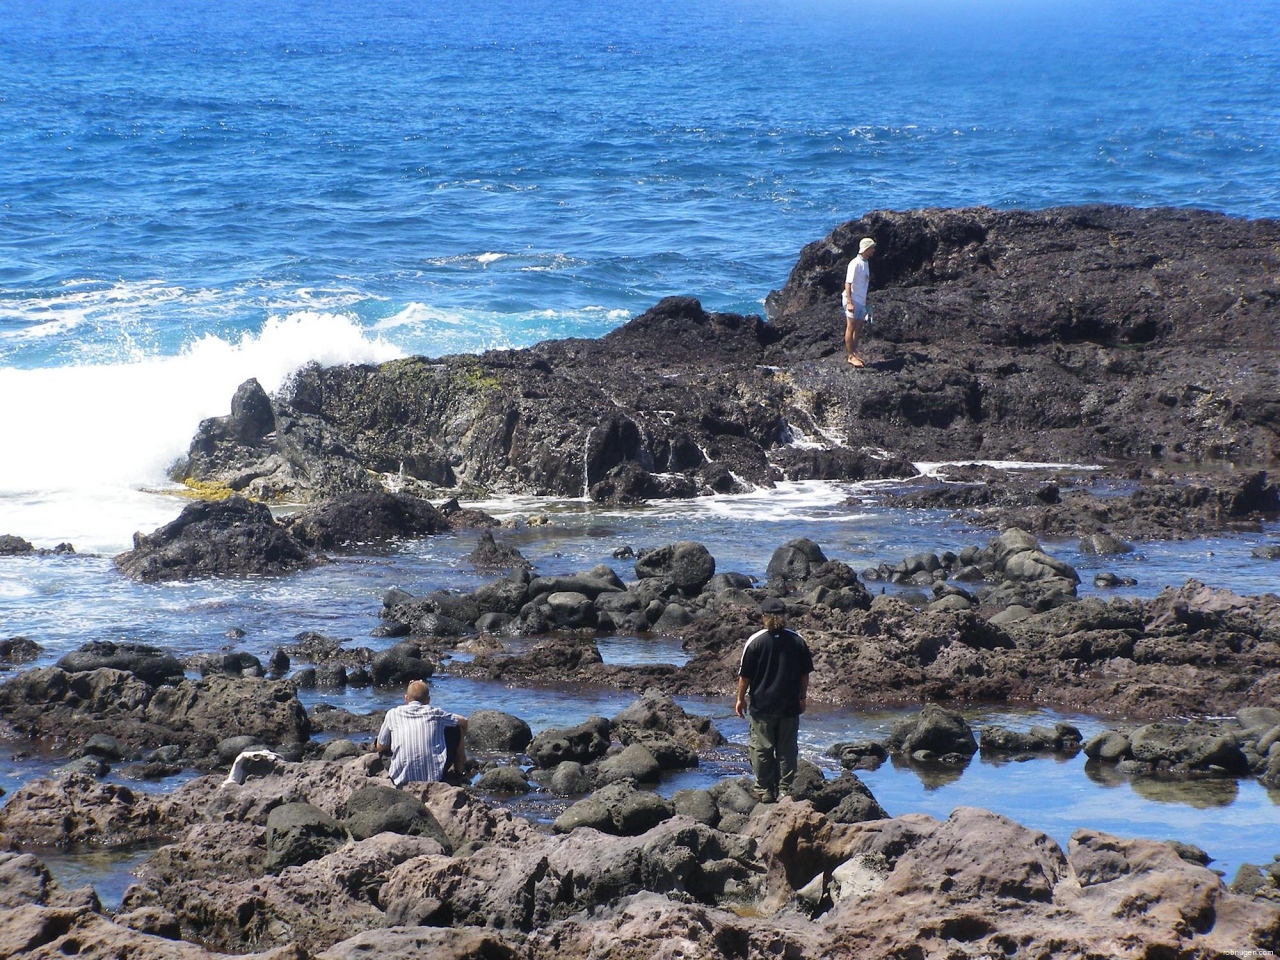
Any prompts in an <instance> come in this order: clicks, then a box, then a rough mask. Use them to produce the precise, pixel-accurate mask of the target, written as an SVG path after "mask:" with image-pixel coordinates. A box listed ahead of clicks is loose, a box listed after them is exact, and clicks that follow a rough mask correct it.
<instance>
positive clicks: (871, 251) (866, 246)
mask: <svg viewBox="0 0 1280 960" xmlns="http://www.w3.org/2000/svg"><path fill="white" fill-rule="evenodd" d="M875 252H876V242H875V241H874V240H872V239H871V238H870V237H863V238H862V239H861V240H859V241H858V256H860V257H862V258H863V259H864V260H865V259H866V258H867V257H872V256H875Z"/></svg>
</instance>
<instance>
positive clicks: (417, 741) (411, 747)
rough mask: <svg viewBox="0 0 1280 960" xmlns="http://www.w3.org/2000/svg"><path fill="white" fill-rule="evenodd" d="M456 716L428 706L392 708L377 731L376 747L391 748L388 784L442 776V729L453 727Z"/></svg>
mask: <svg viewBox="0 0 1280 960" xmlns="http://www.w3.org/2000/svg"><path fill="white" fill-rule="evenodd" d="M457 725H458V717H456V716H455V715H454V714H452V713H446V712H445V711H443V710H441V709H440V708H439V707H433V706H431V704H429V703H416V702H414V703H406V704H404V705H403V706H400V707H392V708H391V709H390V710H388V711H387V716H386V718H385V719H384V720H383V721H382V729H380V730H379V731H378V744H379V745H380V746H383V747H390V748H391V767H390V769H389V770H388V773H390V774H391V782H392V783H394V784H395V785H396V786H397V787H399V786H402V785H404V784H406V783H413V782H417V781H423V780H430V781H438V780H441V779H442V778H443V777H444V769H445V763H446V762H447V761H448V755H449V751H448V747H447V746H446V745H445V739H444V730H445V727H456V726H457Z"/></svg>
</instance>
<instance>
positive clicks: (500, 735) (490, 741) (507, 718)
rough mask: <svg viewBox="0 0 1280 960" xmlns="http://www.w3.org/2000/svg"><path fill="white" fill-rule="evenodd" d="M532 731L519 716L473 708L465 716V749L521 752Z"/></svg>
mask: <svg viewBox="0 0 1280 960" xmlns="http://www.w3.org/2000/svg"><path fill="white" fill-rule="evenodd" d="M532 740H533V731H532V730H530V729H529V725H528V724H527V723H525V722H524V721H523V720H521V719H520V718H519V717H513V716H512V715H511V714H509V713H503V712H502V711H500V710H473V711H471V715H470V716H469V717H468V718H467V749H468V750H469V751H471V752H473V753H483V754H502V755H506V756H512V755H514V754H518V753H523V752H524V749H525V747H527V746H529V743H530V742H531V741H532Z"/></svg>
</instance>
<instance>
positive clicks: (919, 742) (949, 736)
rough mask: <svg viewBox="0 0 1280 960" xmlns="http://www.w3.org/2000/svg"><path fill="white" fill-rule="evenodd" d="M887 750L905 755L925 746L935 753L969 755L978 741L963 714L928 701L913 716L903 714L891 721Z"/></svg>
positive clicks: (926, 749) (918, 750)
mask: <svg viewBox="0 0 1280 960" xmlns="http://www.w3.org/2000/svg"><path fill="white" fill-rule="evenodd" d="M889 750H890V751H891V752H892V753H900V754H908V755H915V754H918V753H919V752H920V751H922V750H924V751H928V752H929V753H932V754H936V755H938V756H945V755H947V754H960V755H962V756H965V757H971V756H973V755H974V754H975V753H977V752H978V741H977V739H976V738H975V737H974V735H973V731H972V730H971V729H970V728H969V724H968V723H967V722H966V721H965V719H964V717H962V716H961V715H960V714H959V713H956V712H955V711H953V710H947V709H945V708H943V707H939V706H938V705H937V704H933V703H931V704H928V705H927V706H925V708H924V709H923V710H921V711H920V712H919V713H917V714H915V715H914V716H910V717H904V718H903V719H902V720H899V721H898V722H897V723H895V724H894V725H893V730H892V731H891V732H890V734H889Z"/></svg>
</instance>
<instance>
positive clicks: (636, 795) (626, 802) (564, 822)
mask: <svg viewBox="0 0 1280 960" xmlns="http://www.w3.org/2000/svg"><path fill="white" fill-rule="evenodd" d="M674 815H675V808H674V807H673V806H672V805H671V803H670V802H669V801H667V800H664V799H663V798H662V797H660V796H658V795H657V794H656V793H652V792H650V791H648V790H639V789H637V788H636V785H635V783H634V782H632V781H630V780H620V781H618V782H617V783H611V784H608V785H607V786H604V787H601V788H600V789H599V790H597V791H596V792H595V793H593V794H591V796H589V797H587V798H586V799H584V800H579V801H578V802H577V803H575V804H574V805H573V806H571V807H570V808H569V809H568V810H566V811H565V812H564V813H562V814H561V815H560V816H559V817H557V818H556V821H555V823H554V824H553V826H554V828H555V831H556V832H557V833H568V832H569V831H571V830H573V829H575V828H576V827H592V828H593V829H596V830H600V831H602V832H604V833H612V834H616V835H618V836H624V837H637V836H639V835H640V834H642V833H644V832H645V831H647V830H649V829H650V828H652V827H655V826H657V825H658V824H659V823H661V822H662V821H663V820H667V819H669V818H670V817H672V816H674Z"/></svg>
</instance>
